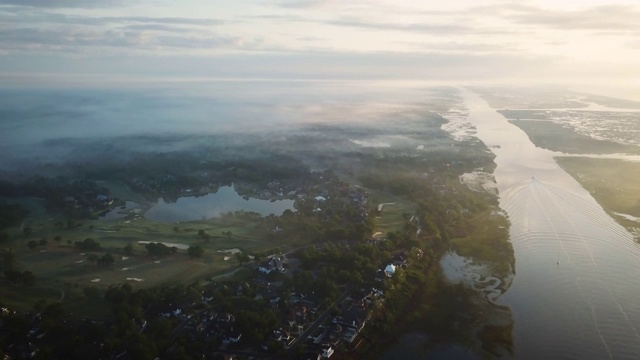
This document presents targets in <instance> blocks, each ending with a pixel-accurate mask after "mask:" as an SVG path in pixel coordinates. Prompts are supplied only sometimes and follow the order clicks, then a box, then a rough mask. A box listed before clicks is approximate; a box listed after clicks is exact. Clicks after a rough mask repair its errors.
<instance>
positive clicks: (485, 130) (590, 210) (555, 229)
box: [465, 93, 640, 359]
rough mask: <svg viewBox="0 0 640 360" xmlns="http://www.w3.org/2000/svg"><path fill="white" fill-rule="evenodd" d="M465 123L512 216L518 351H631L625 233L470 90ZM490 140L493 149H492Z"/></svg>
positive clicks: (635, 322) (634, 284)
mask: <svg viewBox="0 0 640 360" xmlns="http://www.w3.org/2000/svg"><path fill="white" fill-rule="evenodd" d="M465 101H466V106H467V108H468V109H469V117H468V121H469V122H470V123H472V124H473V125H475V126H476V127H477V136H478V138H480V139H481V140H482V141H483V142H484V143H485V144H487V145H488V146H490V147H491V149H492V151H493V152H494V153H495V154H496V159H495V161H496V164H497V168H496V170H495V178H496V182H497V184H498V189H499V191H500V206H501V207H502V208H503V209H504V210H506V211H507V213H508V215H509V219H510V221H511V231H510V237H511V242H512V243H513V247H514V250H515V255H516V276H515V279H514V282H513V284H512V286H511V288H510V289H509V290H508V291H507V292H506V294H504V295H503V296H502V297H500V298H499V299H498V302H499V303H502V304H505V305H508V306H510V307H511V309H512V311H513V314H514V319H515V327H514V341H515V356H516V358H518V359H638V358H640V333H639V329H640V251H639V248H638V245H637V244H636V243H634V241H633V238H632V236H631V235H630V234H629V233H628V232H627V231H626V230H625V229H624V228H623V227H621V226H620V225H619V224H617V223H616V222H615V221H614V220H613V219H611V217H609V216H608V215H607V214H606V213H605V212H604V210H603V209H602V207H601V206H600V205H599V204H598V203H597V202H596V201H595V200H594V199H593V198H592V197H591V195H590V194H589V193H588V192H587V191H586V190H584V189H583V188H582V187H581V186H580V184H579V183H577V182H576V181H575V180H574V179H573V178H572V177H571V176H569V175H568V174H567V173H566V172H565V171H564V170H562V169H561V168H560V167H559V166H558V165H557V164H556V162H555V161H554V160H553V157H552V156H553V153H552V152H549V151H546V150H543V149H540V148H536V147H535V146H534V145H533V144H532V143H531V142H530V141H529V138H528V137H527V135H526V134H525V133H524V132H523V131H521V130H520V129H519V128H517V127H516V126H514V125H511V124H510V123H509V122H508V121H507V120H506V119H505V118H504V117H503V116H502V115H500V114H499V113H497V112H496V111H495V110H494V109H492V108H490V107H489V106H488V105H487V103H486V102H485V101H484V100H482V99H481V98H480V97H478V96H477V95H475V94H472V93H465ZM495 145H499V147H494V146H495Z"/></svg>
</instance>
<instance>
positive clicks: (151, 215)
mask: <svg viewBox="0 0 640 360" xmlns="http://www.w3.org/2000/svg"><path fill="white" fill-rule="evenodd" d="M293 203H294V201H293V200H288V199H283V200H273V201H271V200H262V199H255V198H250V197H247V198H243V197H242V196H240V195H239V194H238V193H237V192H236V190H235V189H234V188H233V187H232V186H222V187H220V188H219V189H218V191H217V192H215V193H211V194H207V195H204V196H185V197H181V198H179V199H178V200H177V201H176V202H173V203H167V202H165V201H164V199H158V202H157V203H156V204H155V205H153V206H152V207H151V208H150V209H149V210H147V212H145V214H144V215H145V217H146V218H148V219H151V220H155V221H164V222H175V221H193V220H202V219H209V218H212V217H217V216H220V215H222V214H223V213H227V212H233V211H248V212H256V213H259V214H260V215H263V216H267V215H270V214H275V215H282V213H283V212H284V211H285V210H292V211H295V208H294V207H293Z"/></svg>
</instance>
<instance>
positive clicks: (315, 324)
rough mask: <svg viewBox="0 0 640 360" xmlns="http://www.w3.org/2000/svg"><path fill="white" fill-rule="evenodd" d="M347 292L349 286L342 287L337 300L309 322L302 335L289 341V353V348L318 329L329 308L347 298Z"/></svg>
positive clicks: (327, 315)
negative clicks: (342, 289) (291, 341)
mask: <svg viewBox="0 0 640 360" xmlns="http://www.w3.org/2000/svg"><path fill="white" fill-rule="evenodd" d="M348 294H349V287H348V286H347V287H346V288H345V289H344V292H343V293H342V295H340V297H339V298H338V300H336V301H334V302H333V304H331V306H329V307H328V308H327V309H326V310H325V311H324V312H322V314H320V316H318V318H317V319H316V321H314V322H313V324H311V326H309V328H307V330H305V331H304V332H303V333H302V335H300V336H298V338H297V339H295V340H294V341H293V343H291V345H290V346H289V348H288V349H287V351H288V352H289V353H290V352H291V349H293V348H294V347H296V346H297V345H298V343H300V342H303V343H304V341H305V340H306V339H307V338H308V337H309V335H311V334H312V333H313V332H314V331H316V329H318V327H320V325H322V324H323V323H324V322H325V321H327V318H328V317H329V315H331V308H333V307H334V306H335V305H336V304H339V303H341V302H343V301H344V299H346V298H347V295H348Z"/></svg>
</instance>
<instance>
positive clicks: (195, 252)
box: [187, 245, 204, 259]
mask: <svg viewBox="0 0 640 360" xmlns="http://www.w3.org/2000/svg"><path fill="white" fill-rule="evenodd" d="M187 254H188V255H189V257H190V258H192V259H193V258H200V257H202V255H204V249H203V248H202V247H201V246H197V245H196V246H189V249H188V250H187Z"/></svg>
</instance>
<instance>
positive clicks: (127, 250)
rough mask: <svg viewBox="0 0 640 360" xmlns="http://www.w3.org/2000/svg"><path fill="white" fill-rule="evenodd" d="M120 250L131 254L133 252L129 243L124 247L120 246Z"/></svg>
mask: <svg viewBox="0 0 640 360" xmlns="http://www.w3.org/2000/svg"><path fill="white" fill-rule="evenodd" d="M122 251H124V254H125V255H131V254H133V246H131V244H129V245H126V246H125V247H123V248H122Z"/></svg>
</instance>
